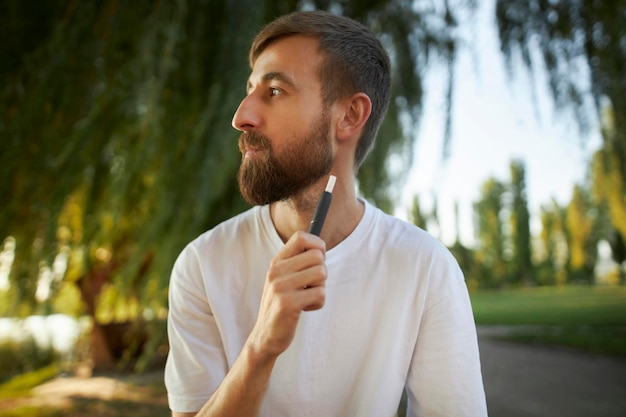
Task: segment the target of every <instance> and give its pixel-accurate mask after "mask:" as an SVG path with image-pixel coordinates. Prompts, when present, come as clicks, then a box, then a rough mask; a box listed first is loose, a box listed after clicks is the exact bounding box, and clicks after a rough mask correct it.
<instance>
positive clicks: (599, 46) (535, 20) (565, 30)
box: [496, 0, 626, 182]
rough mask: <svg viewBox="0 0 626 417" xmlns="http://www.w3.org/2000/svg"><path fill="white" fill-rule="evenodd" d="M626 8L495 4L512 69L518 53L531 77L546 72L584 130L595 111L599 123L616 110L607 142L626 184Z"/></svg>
mask: <svg viewBox="0 0 626 417" xmlns="http://www.w3.org/2000/svg"><path fill="white" fill-rule="evenodd" d="M624 10H626V0H604V1H598V0H580V1H569V0H552V1H547V0H497V1H496V19H497V23H498V28H499V36H500V42H501V50H502V52H503V54H504V56H505V57H506V58H507V60H508V63H509V68H512V67H513V65H512V60H513V58H514V56H516V53H519V56H521V59H522V61H523V63H524V64H525V65H526V67H527V68H528V69H529V70H530V71H531V73H532V72H536V71H537V70H538V68H539V67H543V68H545V71H546V72H547V75H548V82H549V89H550V92H551V94H552V97H553V98H554V102H555V104H556V106H557V109H559V110H566V109H569V110H572V111H573V112H574V116H575V117H574V118H575V120H576V121H577V122H578V123H579V125H580V127H581V128H582V129H583V131H584V130H586V129H587V128H588V127H589V119H590V118H591V116H594V115H593V114H592V113H593V111H595V116H598V117H597V118H598V119H599V118H601V113H602V111H603V108H604V107H606V106H608V107H610V108H612V111H613V115H614V127H615V130H614V134H613V135H610V136H605V137H604V141H605V145H606V146H607V148H609V149H612V152H614V155H615V165H616V167H615V168H616V171H617V173H619V174H618V175H619V176H620V178H621V179H622V181H623V182H626V94H624V91H626V77H624V69H625V68H626V48H624V42H626V25H624ZM534 52H538V54H534ZM589 93H590V95H591V98H592V99H593V107H592V109H593V111H592V112H590V111H589V106H588V105H587V103H588V101H589V100H587V98H588V97H589Z"/></svg>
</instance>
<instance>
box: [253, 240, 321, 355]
mask: <svg viewBox="0 0 626 417" xmlns="http://www.w3.org/2000/svg"><path fill="white" fill-rule="evenodd" d="M325 258H326V244H325V243H324V241H323V240H321V239H320V238H318V237H317V236H314V235H311V234H309V233H304V232H296V233H294V234H293V236H291V238H290V239H289V240H288V241H287V243H286V244H285V246H284V247H283V249H282V250H281V251H280V252H279V253H278V254H277V255H276V257H274V259H273V260H272V262H271V264H270V267H269V270H268V272H267V277H266V281H265V287H264V288H263V296H262V297H261V306H260V310H259V316H258V318H257V322H256V324H255V326H254V328H253V330H252V332H251V334H250V338H249V339H248V342H249V343H252V345H253V346H254V347H255V350H256V351H257V352H258V353H259V354H262V355H267V356H268V358H269V357H276V356H278V355H280V354H281V353H282V352H284V351H285V350H286V349H287V348H288V347H289V345H290V344H291V342H292V340H293V337H294V335H295V332H296V326H297V325H298V320H299V318H300V313H301V312H302V311H311V310H317V309H320V308H322V307H323V306H324V299H325V283H326V275H327V272H326V264H325V263H324V261H325Z"/></svg>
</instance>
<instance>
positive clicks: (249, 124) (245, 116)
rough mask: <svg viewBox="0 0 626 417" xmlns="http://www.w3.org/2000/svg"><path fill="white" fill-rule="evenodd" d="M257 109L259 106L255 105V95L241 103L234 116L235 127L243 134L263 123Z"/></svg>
mask: <svg viewBox="0 0 626 417" xmlns="http://www.w3.org/2000/svg"><path fill="white" fill-rule="evenodd" d="M257 107H258V106H256V105H255V97H254V95H253V94H249V95H247V96H246V97H245V98H244V99H243V100H242V101H241V103H240V104H239V107H238V108H237V111H236V112H235V115H234V116H233V121H232V125H233V127H234V128H235V129H237V130H239V131H242V132H245V131H249V130H253V129H255V128H257V127H258V126H259V124H260V123H261V119H260V115H259V112H258V109H257Z"/></svg>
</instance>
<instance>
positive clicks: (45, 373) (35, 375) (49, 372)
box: [0, 365, 59, 398]
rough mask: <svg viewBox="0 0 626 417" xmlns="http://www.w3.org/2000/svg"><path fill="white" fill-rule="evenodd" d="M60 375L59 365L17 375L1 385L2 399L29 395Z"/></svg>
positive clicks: (0, 395)
mask: <svg viewBox="0 0 626 417" xmlns="http://www.w3.org/2000/svg"><path fill="white" fill-rule="evenodd" d="M58 374H59V367H58V366H57V365H50V366H47V367H45V368H41V369H38V370H37V371H33V372H28V373H25V374H22V375H17V376H15V377H13V378H12V379H10V380H9V381H7V382H5V383H4V384H0V398H12V397H19V396H23V395H27V394H28V393H29V392H30V390H31V389H32V388H35V387H36V386H38V385H41V384H43V383H44V382H46V381H49V380H51V379H52V378H54V377H56V376H57V375H58Z"/></svg>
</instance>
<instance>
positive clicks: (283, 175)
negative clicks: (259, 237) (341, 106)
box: [237, 112, 333, 205]
mask: <svg viewBox="0 0 626 417" xmlns="http://www.w3.org/2000/svg"><path fill="white" fill-rule="evenodd" d="M329 134H330V122H329V118H328V115H327V113H326V112H322V114H321V115H320V117H319V118H318V120H317V121H316V122H315V123H314V124H313V126H312V128H311V129H310V130H309V132H307V133H306V134H305V135H303V136H301V137H296V138H292V139H290V140H291V142H290V143H289V144H288V145H287V146H286V147H284V150H283V151H282V152H281V154H280V155H278V154H276V153H275V152H274V151H273V149H272V145H271V142H270V140H269V138H267V137H266V136H263V135H260V134H258V133H255V132H244V133H242V134H241V136H240V137H239V148H240V149H241V150H242V152H245V150H244V147H245V145H248V146H251V147H254V148H256V149H259V150H262V151H263V155H262V156H261V157H256V158H245V157H244V159H243V161H242V162H241V166H240V167H239V173H238V175H237V180H238V182H239V189H240V191H241V195H242V196H243V198H244V199H245V200H246V201H247V202H248V203H250V204H252V205H265V204H270V203H274V202H276V201H284V200H287V199H289V198H290V197H292V196H294V195H296V194H298V193H300V192H301V191H303V190H304V189H306V188H307V187H309V186H311V185H312V184H314V183H315V182H316V181H317V180H319V179H320V178H322V177H324V176H325V175H326V174H328V173H329V172H330V169H331V166H332V163H333V157H332V149H331V142H330V135H329Z"/></svg>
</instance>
